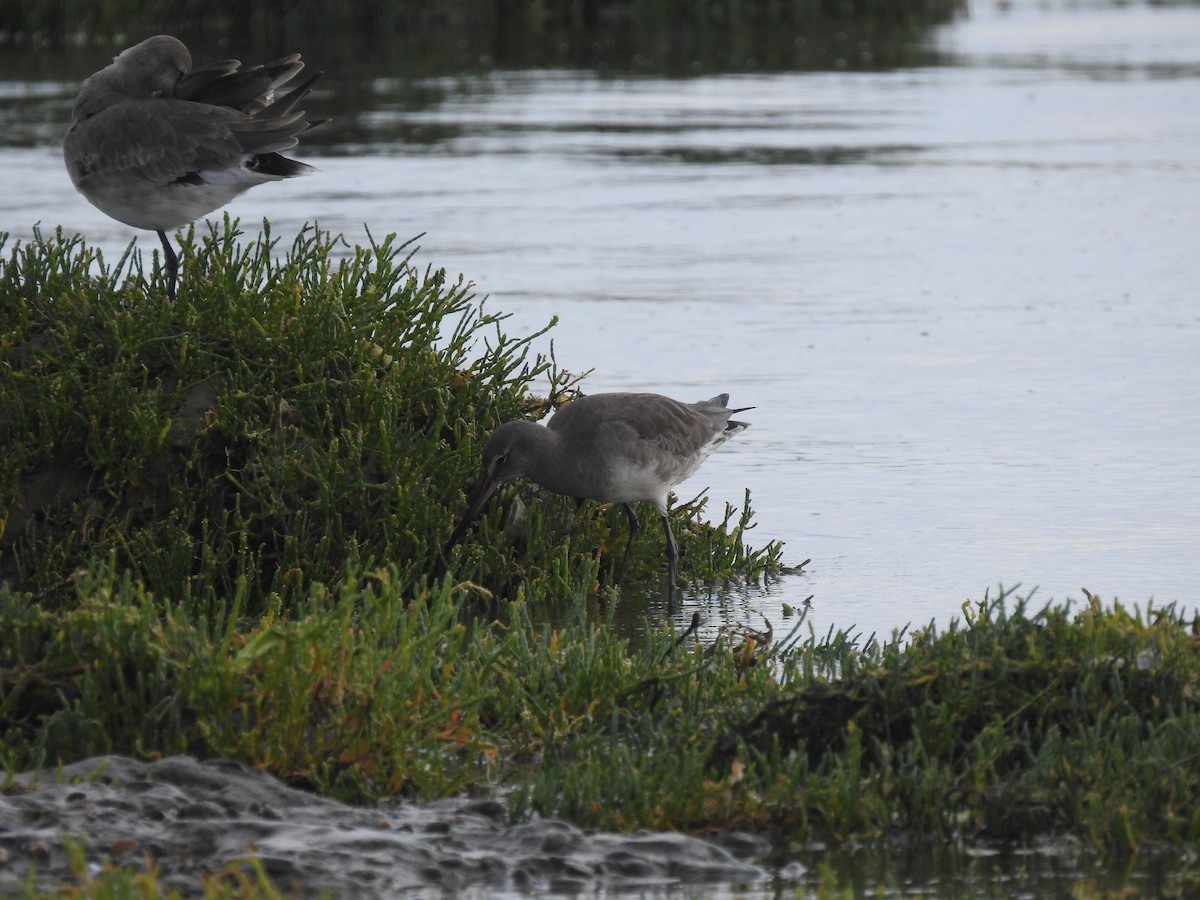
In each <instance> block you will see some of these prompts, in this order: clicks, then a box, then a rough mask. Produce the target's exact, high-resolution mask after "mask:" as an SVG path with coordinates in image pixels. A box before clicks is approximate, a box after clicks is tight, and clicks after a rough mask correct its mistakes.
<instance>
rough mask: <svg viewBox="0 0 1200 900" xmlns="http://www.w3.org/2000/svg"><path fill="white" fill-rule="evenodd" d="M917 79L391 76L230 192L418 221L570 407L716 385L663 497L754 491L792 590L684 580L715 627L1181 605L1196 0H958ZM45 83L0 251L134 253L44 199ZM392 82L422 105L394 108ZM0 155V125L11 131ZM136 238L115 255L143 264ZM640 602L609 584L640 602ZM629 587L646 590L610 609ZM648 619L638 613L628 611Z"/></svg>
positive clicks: (364, 222) (351, 221)
mask: <svg viewBox="0 0 1200 900" xmlns="http://www.w3.org/2000/svg"><path fill="white" fill-rule="evenodd" d="M924 49H925V51H926V54H927V57H928V59H929V60H931V61H932V62H929V63H928V64H925V65H921V66H918V67H912V68H897V69H890V70H882V71H870V70H862V69H860V70H845V71H839V70H836V69H835V70H831V71H772V72H769V73H764V72H755V71H743V72H737V73H722V74H707V75H699V76H697V77H691V78H674V77H671V78H668V77H657V76H643V75H639V76H636V77H634V76H621V75H614V74H612V73H611V72H609V73H605V74H603V75H600V74H596V73H594V72H591V71H586V70H577V69H561V68H560V69H554V70H515V71H494V72H485V73H483V74H477V75H470V76H461V77H448V76H438V77H429V78H425V79H418V80H417V81H415V82H414V80H413V78H412V77H411V76H410V75H408V74H405V75H404V77H401V76H400V75H399V74H396V75H393V74H391V73H389V72H388V71H380V72H378V73H377V74H376V75H375V76H373V77H372V78H370V79H369V80H366V81H364V82H356V83H355V95H356V97H357V98H358V99H361V98H362V97H366V98H367V103H366V106H365V107H363V108H362V109H353V110H345V109H339V102H338V96H336V90H337V87H338V84H339V82H338V68H339V66H338V62H337V61H336V60H334V61H317V62H318V64H321V65H323V67H325V68H326V69H327V70H331V71H330V74H329V76H328V77H327V79H326V83H327V84H328V85H329V86H330V87H329V89H327V90H326V91H325V92H324V93H322V94H320V95H319V96H317V97H316V98H315V99H314V100H313V102H312V103H310V111H311V112H313V113H314V114H319V115H332V116H335V117H336V116H341V117H342V119H343V120H344V125H343V128H342V130H338V128H337V127H336V121H335V123H331V124H330V125H329V126H326V127H327V128H328V129H329V132H328V135H327V137H325V138H321V139H318V136H319V133H317V132H314V133H313V141H312V142H310V144H309V145H308V147H307V151H306V154H302V155H306V156H307V158H309V159H310V161H312V162H314V163H315V164H316V165H318V166H319V168H320V169H321V172H320V173H319V174H318V175H316V176H314V177H311V178H306V179H300V180H297V181H294V182H291V183H289V184H286V185H269V186H266V187H263V188H258V189H255V190H254V191H253V192H251V193H250V194H247V195H245V196H244V197H242V198H241V199H239V200H238V201H236V202H235V203H234V204H232V205H231V206H230V207H229V211H230V212H231V213H232V214H234V215H237V216H240V217H241V218H242V221H243V224H244V225H246V226H248V227H249V228H251V229H256V228H257V223H258V222H259V221H260V220H261V219H262V218H263V217H268V218H269V219H270V220H271V222H272V224H273V230H274V232H275V233H276V234H280V235H290V234H292V233H294V232H295V231H296V230H298V229H299V228H300V227H301V226H302V225H303V224H304V223H305V222H309V221H313V220H316V221H318V222H319V224H320V226H321V227H323V228H328V229H332V230H334V231H341V232H345V234H346V235H347V237H348V238H349V239H350V240H352V241H361V240H364V239H365V236H366V230H367V229H369V230H370V231H371V232H372V233H373V234H375V235H382V234H386V233H388V232H391V231H395V232H398V233H399V234H400V235H401V236H404V237H409V236H415V235H417V234H422V235H423V236H422V237H421V239H420V248H421V249H420V252H419V253H418V256H417V262H418V264H419V265H421V266H424V265H426V264H432V265H434V266H444V267H445V268H447V269H448V270H449V271H450V272H451V273H459V272H461V273H463V274H464V275H465V277H466V278H468V279H469V280H471V281H473V282H474V283H475V285H476V287H477V291H478V293H479V294H480V295H487V296H488V297H489V300H488V303H489V308H491V309H493V310H504V311H507V312H511V313H512V318H511V319H510V320H509V323H508V324H509V330H510V332H512V333H524V332H529V331H533V330H536V329H538V328H540V327H541V326H542V325H544V324H545V323H546V322H547V321H549V320H550V318H551V317H553V316H557V317H558V319H559V325H558V327H556V328H555V329H553V330H552V332H551V333H550V335H549V338H548V339H547V341H546V342H543V343H542V344H541V345H540V346H541V347H542V348H543V349H546V350H548V349H549V339H553V342H554V350H555V353H556V356H557V359H558V362H559V364H560V365H561V366H563V367H565V368H567V369H570V370H572V371H584V370H589V369H591V370H593V372H592V374H591V375H590V376H589V377H588V379H587V382H586V384H587V387H588V389H589V390H590V391H593V392H594V391H601V390H653V391H659V392H662V393H666V394H670V395H673V396H677V397H680V398H683V399H700V398H703V397H708V396H710V395H712V394H714V393H716V392H718V391H728V392H729V393H730V394H731V395H732V402H733V404H734V405H737V406H754V407H755V409H754V411H753V412H752V413H747V414H746V415H745V418H747V419H748V420H749V421H751V422H752V425H753V427H752V428H751V429H750V430H748V431H747V432H745V433H744V434H743V435H741V436H739V437H738V438H737V439H736V440H735V441H733V442H731V443H730V444H728V445H726V447H725V448H723V449H722V450H721V451H720V452H719V453H718V454H717V455H715V456H714V457H712V458H711V459H710V460H709V461H708V462H707V463H706V465H705V467H704V468H703V469H702V470H701V472H700V473H699V474H698V475H697V476H696V477H695V478H694V479H693V480H692V481H691V482H689V483H687V484H685V485H683V486H681V488H680V491H679V493H680V496H681V497H682V498H683V499H690V498H691V497H693V496H695V495H696V494H698V493H699V492H700V491H701V490H703V489H704V488H705V487H707V488H708V489H709V493H710V496H711V498H712V499H711V501H710V504H711V505H710V509H711V510H712V511H713V512H714V513H718V514H719V512H720V510H721V508H722V505H723V504H724V503H725V502H731V503H734V504H740V503H741V499H742V496H743V492H744V490H746V489H749V490H750V492H751V496H752V502H753V506H754V508H755V509H756V511H757V522H758V527H757V529H756V531H754V532H753V533H752V534H753V536H754V537H756V538H757V540H759V541H765V540H767V539H779V540H782V541H784V542H786V545H787V551H786V556H787V561H788V562H789V563H793V564H795V563H798V562H800V561H802V560H804V559H811V563H810V564H809V565H808V566H807V567H806V568H805V572H804V574H802V575H794V576H789V577H786V578H784V579H782V580H780V581H777V582H774V583H772V584H770V585H767V586H765V587H763V588H752V589H748V590H745V591H735V592H734V593H733V594H726V593H724V592H714V591H710V590H707V589H699V590H697V591H696V592H695V593H693V594H692V595H691V605H690V606H689V605H688V603H686V602H685V605H684V611H683V615H684V616H685V617H690V613H691V609H693V608H697V607H698V608H701V609H703V610H704V612H705V614H706V615H707V616H708V618H709V622H710V625H711V626H714V627H715V626H716V625H719V624H721V623H722V622H728V621H750V622H751V623H753V622H756V621H759V619H758V616H759V615H760V614H761V615H765V616H766V617H767V618H768V619H769V620H771V621H772V622H774V623H775V624H776V629H777V631H786V630H787V628H788V627H789V623H790V621H793V620H789V619H787V618H785V617H784V616H783V615H782V610H783V608H784V605H785V604H790V605H793V606H794V605H798V604H799V603H800V602H801V601H802V600H803V599H804V598H806V597H808V596H810V595H811V596H812V598H813V608H812V610H811V612H810V618H809V621H810V622H811V625H812V627H813V628H814V629H815V630H816V631H818V632H821V633H823V632H824V631H826V630H827V629H828V628H830V627H831V626H832V627H838V628H849V629H852V630H856V631H861V632H862V633H863V634H864V635H866V634H870V633H872V632H878V633H880V634H882V635H887V634H890V633H891V632H892V631H893V629H898V628H902V627H904V626H905V625H906V624H909V623H913V624H924V623H927V622H929V621H936V622H938V623H939V624H941V625H945V624H948V622H949V621H950V619H951V618H953V617H955V616H957V615H959V614H960V609H961V605H962V604H963V603H964V601H967V600H973V601H978V600H980V599H982V598H983V597H984V594H985V592H989V591H990V592H991V593H993V594H994V593H995V592H996V591H997V590H998V589H999V587H1000V586H1001V585H1002V586H1004V587H1005V588H1014V587H1017V586H1018V585H1019V588H1018V591H1017V592H1018V593H1019V594H1022V595H1024V594H1028V593H1029V592H1031V591H1033V590H1034V589H1035V588H1036V594H1035V597H1036V598H1037V599H1039V600H1041V601H1050V600H1064V599H1067V598H1072V599H1076V600H1078V599H1082V596H1083V595H1082V589H1083V588H1087V589H1088V590H1090V591H1092V592H1094V593H1096V594H1098V595H1100V596H1101V597H1103V598H1105V599H1112V598H1114V597H1117V598H1120V599H1121V600H1123V601H1126V602H1129V603H1134V602H1136V603H1142V604H1144V603H1145V602H1146V601H1148V600H1150V599H1152V598H1153V600H1154V601H1155V602H1156V603H1167V602H1172V601H1178V602H1181V603H1184V604H1187V605H1189V606H1191V605H1193V604H1194V603H1195V601H1196V576H1195V574H1194V567H1195V562H1194V560H1195V548H1196V546H1197V543H1198V540H1200V353H1198V352H1197V350H1198V349H1200V301H1198V299H1197V288H1198V287H1200V279H1198V277H1197V276H1198V266H1197V262H1196V256H1197V254H1196V249H1195V245H1196V235H1197V233H1200V232H1198V228H1197V225H1198V224H1200V223H1198V221H1197V217H1198V215H1200V213H1198V211H1200V116H1198V115H1197V111H1198V110H1200V62H1197V61H1198V60H1200V8H1198V7H1197V6H1196V5H1193V4H1181V5H1172V6H1151V5H1144V4H1123V5H1108V4H1071V5H1059V4H1053V3H1049V4H1037V5H1034V4H1030V3H1016V4H1007V3H1006V4H998V5H993V4H990V3H976V4H974V5H972V6H971V8H970V15H969V16H967V17H965V18H963V19H962V20H960V21H955V22H954V23H952V24H950V25H947V26H945V27H942V28H940V29H937V30H936V31H934V32H932V33H931V34H930V35H929V36H928V38H927V41H926V43H925V47H924ZM75 88H76V85H75V84H74V83H72V82H68V81H63V82H36V83H32V84H30V83H23V84H16V83H14V82H4V83H0V115H3V116H4V117H5V118H6V119H7V120H8V121H9V122H10V124H11V127H10V128H9V130H8V133H9V136H10V137H9V141H8V144H7V145H5V146H0V160H2V162H3V165H4V169H5V172H6V178H5V179H4V182H3V183H2V184H0V210H2V212H0V229H5V230H9V231H11V232H12V233H13V234H14V235H15V236H18V237H24V236H28V235H29V234H30V230H31V227H32V225H33V224H34V223H37V222H40V223H41V225H42V227H43V228H44V229H46V228H50V227H53V226H55V225H62V226H63V227H64V228H65V229H67V230H68V231H69V232H73V231H79V232H81V233H83V234H84V235H85V236H86V237H87V239H88V240H89V241H90V242H93V243H97V244H99V245H100V246H102V247H103V248H105V250H106V252H108V253H110V254H112V258H114V259H115V258H116V256H117V255H119V253H120V252H121V251H122V250H123V249H124V247H125V246H126V244H127V243H128V241H129V240H130V239H131V237H132V236H133V234H134V233H133V232H132V231H130V230H129V229H127V228H125V227H124V226H122V225H119V224H118V223H115V222H112V221H110V220H108V219H106V218H105V217H104V216H103V215H102V214H100V213H99V212H97V211H95V210H94V209H92V208H91V207H90V206H88V205H87V203H86V202H85V201H83V200H82V198H80V197H79V196H78V195H76V194H75V192H74V191H73V190H72V189H71V186H70V182H69V181H68V179H67V177H66V174H65V172H64V170H63V169H62V166H61V161H60V158H59V156H58V150H57V141H58V139H59V136H60V135H61V129H62V127H63V125H64V124H65V121H66V117H67V116H68V115H69V106H70V102H71V98H72V96H73V92H74V90H75ZM415 88H419V89H420V90H419V95H420V96H421V97H423V98H424V100H422V101H421V102H413V99H412V98H413V96H414V93H413V92H414V90H415ZM0 140H2V139H0ZM155 244H156V240H155V239H154V237H153V236H152V235H142V236H141V237H140V238H139V246H141V247H142V248H143V249H144V251H145V252H147V253H148V252H149V251H150V250H151V249H152V248H153V247H154V246H155ZM655 588H656V586H655V585H648V586H647V589H648V594H649V599H646V597H645V595H643V594H642V592H635V591H630V592H629V598H628V601H627V602H629V603H638V604H642V603H645V604H646V606H645V607H644V608H645V609H646V611H649V612H654V609H655V600H656V593H655ZM635 595H636V596H635ZM636 612H637V610H635V613H636Z"/></svg>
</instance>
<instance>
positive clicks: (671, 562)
mask: <svg viewBox="0 0 1200 900" xmlns="http://www.w3.org/2000/svg"><path fill="white" fill-rule="evenodd" d="M662 523H663V531H665V532H666V534H667V612H668V613H673V612H675V561H676V560H677V559H678V558H679V547H678V546H676V544H675V535H674V534H672V533H671V520H670V519H669V518H667V516H666V514H664V515H663V517H662Z"/></svg>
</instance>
